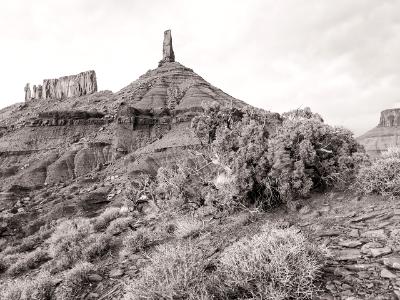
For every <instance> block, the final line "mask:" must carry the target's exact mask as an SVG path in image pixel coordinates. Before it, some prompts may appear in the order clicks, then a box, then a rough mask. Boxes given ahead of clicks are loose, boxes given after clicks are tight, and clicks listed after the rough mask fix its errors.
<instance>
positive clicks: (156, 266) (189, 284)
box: [124, 243, 208, 300]
mask: <svg viewBox="0 0 400 300" xmlns="http://www.w3.org/2000/svg"><path fill="white" fill-rule="evenodd" d="M126 291H127V292H126V294H125V297H124V299H126V300H134V299H188V300H195V299H196V300H197V299H208V298H207V291H206V274H205V272H204V268H203V266H202V253H201V252H200V251H199V250H198V249H196V248H195V247H194V246H193V245H192V244H190V243H179V244H177V245H172V244H167V245H162V246H159V247H158V248H157V251H156V252H155V253H154V254H153V255H152V257H151V261H150V264H149V265H148V266H146V267H145V268H144V269H143V270H142V272H141V275H140V276H139V277H138V278H137V279H136V280H133V281H131V282H130V283H129V284H128V285H127V286H126Z"/></svg>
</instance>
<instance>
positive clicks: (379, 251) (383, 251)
mask: <svg viewBox="0 0 400 300" xmlns="http://www.w3.org/2000/svg"><path fill="white" fill-rule="evenodd" d="M369 251H370V252H371V255H372V256H373V257H380V256H383V255H387V254H390V253H392V248H390V247H383V248H371V249H369Z"/></svg>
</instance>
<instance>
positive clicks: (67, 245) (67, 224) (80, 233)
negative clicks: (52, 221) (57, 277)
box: [49, 218, 92, 269]
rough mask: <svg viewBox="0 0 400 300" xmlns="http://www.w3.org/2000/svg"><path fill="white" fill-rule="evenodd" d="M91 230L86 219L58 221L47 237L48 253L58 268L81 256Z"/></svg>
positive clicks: (69, 264)
mask: <svg viewBox="0 0 400 300" xmlns="http://www.w3.org/2000/svg"><path fill="white" fill-rule="evenodd" d="M91 230H92V226H91V224H90V221H89V220H88V219H84V218H76V219H74V220H66V221H64V222H62V223H60V224H59V225H58V226H57V228H56V229H55V231H54V233H53V234H52V236H51V237H50V239H49V243H50V246H49V253H50V255H51V256H52V257H53V258H56V260H57V265H58V267H59V268H61V269H63V268H67V267H69V266H71V265H72V264H73V263H74V262H76V261H78V260H79V259H81V258H82V253H83V250H84V249H85V241H86V238H87V237H88V235H89V234H90V232H91Z"/></svg>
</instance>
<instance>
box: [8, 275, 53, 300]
mask: <svg viewBox="0 0 400 300" xmlns="http://www.w3.org/2000/svg"><path fill="white" fill-rule="evenodd" d="M0 293H1V296H2V297H1V299H4V300H50V299H54V282H53V280H52V277H51V276H50V274H49V273H47V272H44V273H40V274H39V275H38V276H36V277H35V279H32V280H21V279H18V280H15V281H13V282H11V283H9V284H8V285H7V286H6V287H5V289H3V290H0Z"/></svg>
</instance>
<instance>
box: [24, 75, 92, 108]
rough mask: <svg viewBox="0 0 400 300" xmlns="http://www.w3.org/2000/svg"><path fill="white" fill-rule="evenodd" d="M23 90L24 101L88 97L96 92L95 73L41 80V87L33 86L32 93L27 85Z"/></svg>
mask: <svg viewBox="0 0 400 300" xmlns="http://www.w3.org/2000/svg"><path fill="white" fill-rule="evenodd" d="M24 90H25V101H30V100H32V99H37V100H39V99H65V98H72V97H80V96H85V95H90V94H93V93H95V92H97V80H96V72H95V71H86V72H82V73H79V74H77V75H70V76H63V77H60V78H58V79H45V80H43V85H38V86H36V85H34V86H33V90H32V91H31V88H30V85H29V83H27V84H26V85H25V89H24Z"/></svg>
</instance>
